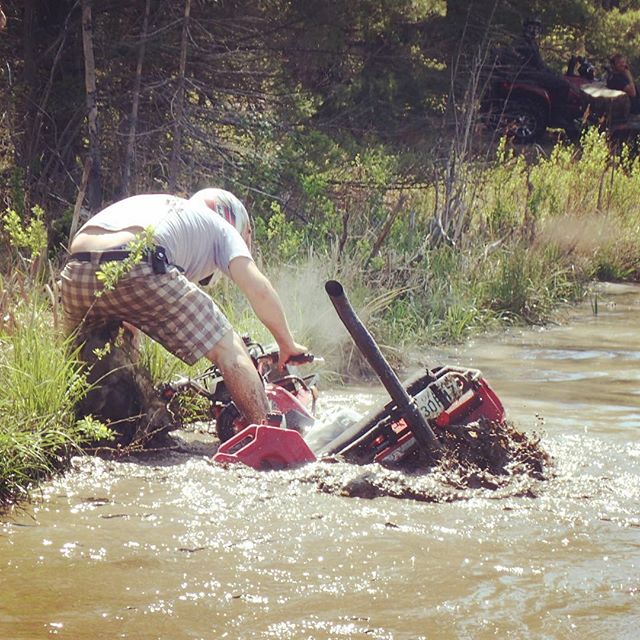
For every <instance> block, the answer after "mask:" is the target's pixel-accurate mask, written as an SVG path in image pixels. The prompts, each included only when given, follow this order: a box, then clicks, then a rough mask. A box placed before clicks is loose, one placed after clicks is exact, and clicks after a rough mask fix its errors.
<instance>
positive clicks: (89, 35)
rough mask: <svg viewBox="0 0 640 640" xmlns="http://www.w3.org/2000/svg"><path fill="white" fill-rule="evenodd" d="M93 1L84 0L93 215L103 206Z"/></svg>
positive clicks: (83, 32) (83, 37)
mask: <svg viewBox="0 0 640 640" xmlns="http://www.w3.org/2000/svg"><path fill="white" fill-rule="evenodd" d="M92 3H93V0H82V48H83V51H84V83H85V90H86V100H87V102H86V104H87V125H88V130H89V157H90V159H91V166H90V173H89V182H88V185H87V200H88V203H89V210H90V211H91V212H92V213H95V212H96V211H98V209H99V208H100V206H101V204H102V185H101V183H102V180H101V172H100V136H99V132H98V101H97V97H96V64H95V59H94V57H93V20H92V17H91V5H92Z"/></svg>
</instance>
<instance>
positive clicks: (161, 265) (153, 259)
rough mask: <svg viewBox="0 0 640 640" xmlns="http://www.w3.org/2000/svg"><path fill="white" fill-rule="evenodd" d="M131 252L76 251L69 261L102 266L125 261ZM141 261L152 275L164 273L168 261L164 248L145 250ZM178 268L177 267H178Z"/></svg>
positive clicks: (120, 250) (119, 250)
mask: <svg viewBox="0 0 640 640" xmlns="http://www.w3.org/2000/svg"><path fill="white" fill-rule="evenodd" d="M132 253H133V252H132V251H128V250H127V249H109V250H107V251H78V253H72V254H71V255H70V256H69V260H70V261H71V260H77V261H78V262H92V263H94V264H95V263H97V264H102V263H104V262H113V261H118V260H126V259H127V258H129V257H130V256H131V255H132ZM142 259H143V260H144V261H145V262H148V263H149V264H150V265H151V267H152V268H153V272H154V273H166V272H167V266H168V265H169V260H168V258H167V252H166V251H165V249H164V247H158V246H155V247H151V248H148V249H145V250H144V252H143V254H142ZM178 268H179V267H178Z"/></svg>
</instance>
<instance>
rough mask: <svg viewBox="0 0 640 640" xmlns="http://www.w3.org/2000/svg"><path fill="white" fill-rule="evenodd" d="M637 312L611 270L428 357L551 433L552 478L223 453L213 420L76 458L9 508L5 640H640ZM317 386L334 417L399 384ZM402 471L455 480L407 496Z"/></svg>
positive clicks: (634, 296)
mask: <svg viewBox="0 0 640 640" xmlns="http://www.w3.org/2000/svg"><path fill="white" fill-rule="evenodd" d="M639 309H640V289H638V288H634V287H609V288H608V289H607V291H606V295H605V296H601V297H600V304H599V314H598V315H597V316H594V315H593V314H592V313H591V309H590V308H589V307H588V306H585V307H583V308H582V310H581V312H580V313H578V314H577V315H576V317H575V318H574V319H573V320H572V321H571V323H569V324H566V325H563V326H557V327H552V328H546V329H543V330H536V331H526V332H520V331H518V332H512V333H509V334H507V335H504V336H501V337H500V338H494V339H492V340H489V341H487V340H478V341H476V342H475V343H473V344H471V345H469V346H468V347H465V348H464V349H455V350H454V349H449V350H444V351H441V352H440V353H434V354H433V356H432V357H433V359H436V360H437V359H440V360H441V361H445V362H448V363H451V364H461V365H466V366H473V367H477V368H479V369H481V370H482V371H483V373H484V374H485V377H486V378H487V379H488V380H489V382H490V384H491V385H492V387H493V388H494V389H495V390H496V391H497V393H498V395H499V396H500V397H501V399H502V401H503V402H504V404H505V406H506V407H507V409H508V413H509V417H510V418H511V420H513V422H515V423H516V424H517V425H518V426H519V428H520V429H522V430H524V431H527V432H539V433H540V435H541V437H542V441H541V442H542V445H543V446H544V447H545V449H546V450H547V451H548V452H549V453H550V455H551V456H552V457H553V460H554V467H553V474H552V476H551V477H550V479H548V480H546V481H535V480H532V479H526V480H523V479H522V478H517V477H514V478H513V479H512V480H511V481H509V482H505V483H504V485H503V486H500V487H498V488H497V489H494V490H489V489H482V488H481V489H468V488H460V487H458V488H456V487H455V486H454V485H455V483H450V482H446V481H444V480H443V479H442V478H438V477H437V474H434V475H435V476H436V477H419V478H407V477H405V476H403V475H402V474H394V472H389V471H384V470H381V469H367V468H362V467H352V466H348V465H340V464H337V465H328V464H317V465H310V466H308V467H304V468H302V469H299V470H296V471H289V472H268V473H259V472H255V471H253V470H251V469H247V468H241V467H235V468H228V469H225V468H222V467H220V466H216V465H213V464H211V463H210V462H209V461H208V454H209V453H210V445H209V444H208V442H207V438H206V437H205V436H203V435H202V434H201V433H199V432H198V431H197V430H196V431H194V432H193V433H186V434H185V435H184V438H185V439H187V440H189V441H190V444H189V445H188V446H186V448H185V451H184V452H182V453H172V454H170V455H156V456H152V457H151V458H149V459H147V460H145V461H129V462H113V461H112V462H107V461H103V460H99V459H90V458H77V459H75V460H74V465H73V469H72V470H70V471H69V472H68V473H67V474H66V475H65V476H64V477H62V478H59V479H57V480H55V481H53V482H51V483H48V484H47V485H45V486H44V487H43V488H42V490H41V491H40V492H39V493H38V494H37V495H36V496H35V498H34V501H33V503H32V504H29V505H26V506H24V507H23V508H22V509H20V510H17V511H14V512H13V513H11V514H8V515H5V516H3V518H2V521H1V522H0V594H1V596H0V638H2V639H15V640H18V639H25V640H27V639H28V640H33V639H39V638H49V637H53V636H55V637H59V638H68V639H73V640H78V639H85V638H86V639H103V638H104V639H107V638H108V639H113V638H135V639H141V640H142V639H144V640H146V639H149V640H151V639H156V638H158V639H160V638H162V639H165V638H166V639H182V638H184V639H192V638H203V639H205V638H206V639H209V638H216V639H217V638H231V639H235V638H247V639H248V638H265V639H268V638H278V639H286V640H288V639H291V640H298V639H306V638H309V639H314V640H315V639H318V640H325V639H327V640H328V639H342V638H345V639H346V638H349V639H351V638H353V639H359V638H362V639H364V638H367V639H369V638H377V639H394V640H395V639H420V638H429V639H431V638H438V639H439V638H445V639H446V638H455V639H458V638H459V639H473V640H475V639H482V638H494V637H501V638H514V639H516V638H517V639H521V638H524V639H534V638H535V639H538V638H539V639H543V638H544V639H547V638H548V639H556V638H580V639H581V640H585V639H591V638H593V639H596V638H597V639H603V638H604V639H609V638H611V639H616V640H617V639H629V640H630V639H632V638H638V637H640V635H639V634H640V632H639V631H638V630H639V629H640V441H639V439H638V435H639V429H640V397H639V394H640V384H639V383H640V337H639V331H640V318H639V316H638V312H639ZM322 393H323V395H322V398H321V399H322V405H321V409H322V410H323V411H325V412H327V414H331V412H332V411H334V410H336V409H337V408H341V407H350V408H353V407H356V408H359V409H364V408H366V407H367V406H370V405H371V404H373V403H374V402H376V401H379V400H380V399H381V398H383V397H384V394H383V393H382V392H380V391H378V390H377V389H355V390H354V389H350V390H347V391H344V390H340V391H339V392H331V391H328V390H323V392H322ZM363 484H364V485H367V486H375V487H377V488H378V490H377V492H374V494H372V495H378V496H380V497H375V498H373V499H365V498H358V497H353V495H354V492H353V491H352V488H353V487H354V486H356V487H360V486H362V485H363ZM406 486H409V487H410V488H411V489H412V490H414V491H415V492H416V493H421V492H422V493H423V494H429V492H436V493H438V492H439V493H438V495H441V496H445V497H446V496H448V498H447V499H443V500H441V501H439V502H433V501H431V502H425V501H420V500H414V499H398V498H394V497H390V496H391V495H394V491H396V493H401V492H402V491H401V490H402V488H403V487H405V488H406ZM381 487H382V489H380V488H381ZM385 487H386V489H385ZM436 490H437V491H436ZM385 491H386V494H387V495H384V494H385ZM355 493H356V494H357V492H355Z"/></svg>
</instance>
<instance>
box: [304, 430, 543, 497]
mask: <svg viewBox="0 0 640 640" xmlns="http://www.w3.org/2000/svg"><path fill="white" fill-rule="evenodd" d="M438 437H439V440H440V443H441V445H442V452H441V454H440V456H439V457H438V459H437V460H436V461H432V462H431V463H429V464H426V463H424V462H423V463H420V462H418V461H416V460H415V459H414V460H409V461H407V462H405V463H404V464H403V465H402V466H394V467H393V468H389V467H385V466H384V465H382V464H377V463H376V464H369V465H363V466H356V465H352V464H347V463H345V462H342V461H340V460H339V457H338V458H335V459H334V460H333V464H331V462H332V461H331V460H328V461H324V462H322V463H319V464H316V465H314V466H313V468H312V469H309V470H305V469H303V470H299V471H298V477H299V479H300V480H301V481H304V482H312V483H315V484H317V487H318V490H319V491H321V492H324V493H332V494H337V495H341V496H350V497H357V498H366V499H372V498H379V497H385V496H386V497H393V498H402V499H409V500H416V501H420V502H453V501H457V500H469V499H471V498H473V497H474V496H477V495H478V494H479V493H481V494H482V495H483V496H485V497H487V494H493V495H492V497H495V498H505V497H530V498H534V497H536V496H537V495H538V494H539V492H540V489H541V485H542V483H544V482H545V481H546V480H548V479H549V478H551V477H552V476H553V459H552V457H551V455H550V454H549V453H548V452H547V451H546V450H545V448H544V447H543V446H542V444H541V442H540V438H539V436H537V435H535V434H527V433H523V432H521V431H519V430H518V428H517V427H516V426H515V425H513V424H512V423H509V422H501V423H493V422H488V421H482V422H473V423H470V424H467V425H455V426H453V427H449V428H447V429H446V430H444V429H443V430H442V431H439V432H438Z"/></svg>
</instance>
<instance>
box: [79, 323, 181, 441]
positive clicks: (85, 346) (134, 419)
mask: <svg viewBox="0 0 640 640" xmlns="http://www.w3.org/2000/svg"><path fill="white" fill-rule="evenodd" d="M77 344H78V346H79V357H80V360H81V361H82V362H83V363H84V364H85V366H86V367H87V369H88V374H87V380H88V382H89V384H90V385H91V389H90V391H89V393H87V395H86V396H85V397H84V398H83V400H82V401H81V402H80V403H79V404H78V407H77V410H76V412H77V415H78V417H84V416H89V415H91V416H93V417H94V418H96V419H98V420H101V421H102V422H104V424H106V425H107V426H108V427H109V428H110V429H111V431H112V432H113V434H114V439H113V440H110V441H104V442H96V443H94V445H95V447H97V448H100V449H101V450H103V451H107V450H108V449H112V450H113V451H114V452H115V451H118V450H121V449H123V448H125V449H127V450H130V451H133V450H138V449H143V448H146V447H157V446H163V445H168V444H169V441H168V439H167V434H168V432H169V431H170V430H171V429H173V428H175V426H176V423H175V421H174V419H173V416H172V415H171V413H170V412H169V411H168V410H167V407H166V406H165V403H164V402H162V401H161V399H160V398H159V397H158V394H157V392H156V390H155V389H154V386H153V383H152V380H151V376H150V375H149V372H148V371H147V370H146V369H145V368H144V367H143V366H141V365H140V364H139V362H138V359H139V354H138V350H137V348H136V346H135V344H134V340H133V337H132V335H131V333H129V332H128V331H126V330H123V329H122V328H121V327H120V325H119V324H117V323H113V324H107V325H104V326H101V327H94V328H92V329H91V330H90V331H87V332H85V333H81V334H80V335H79V336H78V338H77Z"/></svg>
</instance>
